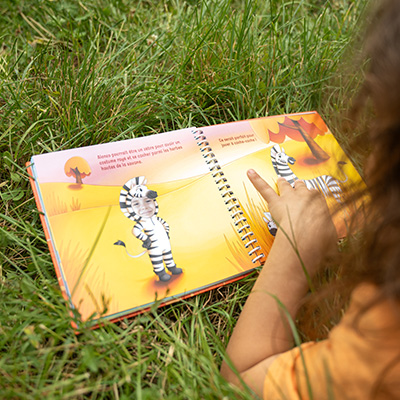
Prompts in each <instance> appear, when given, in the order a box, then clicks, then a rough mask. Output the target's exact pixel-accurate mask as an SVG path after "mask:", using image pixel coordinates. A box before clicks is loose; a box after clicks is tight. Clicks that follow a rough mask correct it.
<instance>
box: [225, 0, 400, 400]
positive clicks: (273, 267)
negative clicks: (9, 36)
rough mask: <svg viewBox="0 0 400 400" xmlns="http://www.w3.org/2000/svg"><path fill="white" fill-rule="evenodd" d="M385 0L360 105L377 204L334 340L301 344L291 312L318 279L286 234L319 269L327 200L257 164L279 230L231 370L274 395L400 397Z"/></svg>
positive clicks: (393, 141) (399, 142) (396, 63)
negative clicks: (366, 121) (368, 118)
mask: <svg viewBox="0 0 400 400" xmlns="http://www.w3.org/2000/svg"><path fill="white" fill-rule="evenodd" d="M379 5H380V7H379V9H378V10H377V13H376V15H375V19H374V20H373V21H372V24H371V30H370V32H369V35H368V37H367V42H366V51H367V53H368V54H367V56H368V57H369V59H370V61H369V67H368V73H367V75H366V79H365V82H364V85H363V88H362V91H361V92H360V96H359V98H358V101H357V103H356V106H357V107H356V110H358V111H359V110H360V109H366V105H367V100H369V101H370V102H371V105H372V106H373V109H374V123H373V125H371V126H370V132H369V140H370V142H371V148H372V154H371V155H370V158H369V160H368V162H367V171H366V181H367V184H368V193H369V203H368V204H367V206H366V209H367V210H368V212H367V213H365V214H363V216H362V217H363V218H364V219H365V226H364V228H363V230H362V235H361V236H359V237H358V238H357V239H355V245H354V246H353V248H352V249H350V252H349V253H348V254H345V255H344V256H345V259H344V260H343V268H344V273H343V279H345V278H347V279H348V282H350V283H351V284H352V286H353V287H354V290H353V292H352V296H351V301H350V305H349V308H348V309H347V311H346V313H345V315H344V316H343V318H342V320H341V322H340V323H339V324H338V325H337V326H336V327H335V328H334V329H332V331H331V332H330V334H329V337H328V338H327V339H326V340H323V341H320V342H309V343H303V344H302V345H301V346H300V347H296V348H294V349H293V348H292V347H293V336H292V334H291V329H290V327H289V320H295V318H296V314H297V311H298V308H299V305H300V303H301V301H302V299H303V298H304V297H305V296H306V294H307V292H308V284H307V280H306V277H305V274H304V272H303V271H302V267H301V264H300V261H299V258H298V256H297V255H296V254H295V252H294V250H293V249H292V247H291V245H290V244H289V243H288V239H287V238H286V236H285V235H284V234H283V232H284V231H286V232H290V234H292V233H293V235H294V237H295V238H296V242H297V247H298V250H299V253H300V256H301V258H302V261H303V262H304V265H305V266H306V268H307V270H308V273H309V274H310V275H311V276H313V275H314V274H315V273H316V271H317V270H318V268H319V266H320V264H321V262H322V261H323V259H324V255H325V254H327V253H330V254H333V252H335V249H336V239H337V238H336V232H335V229H334V226H333V224H332V221H331V218H330V214H329V211H328V209H327V206H326V203H325V201H324V200H323V198H322V196H321V195H320V194H319V193H318V192H317V191H315V190H308V189H307V188H306V186H305V184H304V182H301V181H297V182H296V183H295V187H294V188H292V187H291V186H290V185H289V183H287V182H286V181H285V180H284V179H282V178H280V179H279V180H278V183H277V186H278V192H279V195H278V194H277V193H275V191H274V190H273V189H272V188H271V187H270V186H269V185H268V184H267V183H266V182H265V181H264V180H263V179H262V178H261V177H260V176H258V175H257V173H256V172H255V171H252V170H250V171H248V177H249V179H250V180H251V182H252V183H253V184H254V186H255V187H256V188H257V189H258V191H259V192H260V193H261V195H262V196H263V197H264V199H265V200H266V201H267V202H268V206H269V210H270V212H271V214H272V217H273V218H274V220H275V221H276V222H277V225H278V226H279V229H278V231H277V233H276V238H275V242H274V245H273V246H272V249H271V252H270V254H269V256H268V258H267V261H266V263H265V265H264V267H263V269H262V271H261V273H260V275H259V277H258V279H257V281H256V283H255V285H254V288H253V290H252V292H251V294H250V296H249V298H248V300H247V302H246V304H245V306H244V308H243V311H242V314H241V315H240V318H239V320H238V322H237V325H236V327H235V330H234V332H233V334H232V337H231V339H230V342H229V344H228V347H227V359H226V362H224V363H223V365H222V367H221V373H222V375H223V376H224V377H225V378H226V379H227V380H228V381H230V382H232V383H234V384H237V385H242V384H243V383H245V384H246V385H248V386H249V387H250V388H251V389H252V390H253V391H254V392H255V393H256V394H257V395H258V396H260V397H264V398H265V399H272V400H276V399H309V398H314V399H318V400H321V399H360V400H364V399H400V264H399V262H400V261H399V260H400V246H399V243H400V206H399V204H400V1H399V0H382V1H380V2H379ZM367 111H369V110H367ZM356 217H357V215H356ZM282 260H284V263H282ZM278 300H279V302H278ZM283 306H284V310H285V311H283Z"/></svg>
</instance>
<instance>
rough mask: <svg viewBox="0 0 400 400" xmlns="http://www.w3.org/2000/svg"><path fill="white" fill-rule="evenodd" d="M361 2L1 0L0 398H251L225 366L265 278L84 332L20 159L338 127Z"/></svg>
mask: <svg viewBox="0 0 400 400" xmlns="http://www.w3.org/2000/svg"><path fill="white" fill-rule="evenodd" d="M365 3H366V0H360V1H357V2H354V1H351V0H343V1H340V2H339V1H334V0H331V1H323V2H322V1H319V0H308V1H303V0H296V1H295V0H289V1H285V2H283V1H280V0H269V1H256V0H254V1H249V0H244V1H234V0H231V1H230V0H220V1H210V0H205V1H195V0H191V1H189V0H188V1H183V0H171V1H156V0H142V1H136V2H132V1H128V0H107V1H105V0H86V1H72V0H65V1H50V0H40V1H39V0H32V1H29V2H28V1H23V0H17V1H11V0H0V153H1V169H0V190H1V198H2V202H1V204H0V218H1V220H0V246H1V248H0V267H1V270H0V272H1V277H0V279H1V283H0V291H1V301H0V349H1V350H0V351H1V357H0V397H1V398H4V399H8V398H10V399H16V398H18V399H40V398H52V399H69V398H70V399H83V398H90V399H112V398H115V399H128V398H129V399H131V398H137V399H156V398H163V399H213V398H215V399H222V398H233V397H235V396H236V397H237V398H243V399H245V398H251V394H250V393H249V392H248V391H246V390H243V391H239V390H237V389H234V388H232V387H230V386H229V385H228V384H226V383H225V382H224V381H223V380H222V378H221V377H220V376H219V374H218V368H219V364H220V362H221V359H222V357H223V348H224V344H226V341H227V338H228V336H229V334H230V332H231V330H232V328H233V326H234V323H235V320H236V318H237V316H238V314H239V312H240V310H241V307H242V305H243V303H244V301H245V298H246V296H247V295H248V293H249V291H250V288H251V286H252V284H253V282H254V279H255V274H252V275H250V276H248V277H247V278H245V279H244V280H243V281H241V282H239V283H235V284H232V285H229V286H227V287H224V288H220V289H218V290H214V291H212V292H209V293H205V294H202V295H199V296H196V297H194V298H191V299H190V300H186V301H182V302H179V303H176V304H174V305H170V306H167V307H165V308H162V309H157V308H156V307H154V308H153V309H152V310H151V311H150V312H148V313H146V314H144V315H140V316H138V317H136V318H132V319H130V320H124V321H122V322H120V323H116V324H108V323H106V324H105V325H104V326H102V327H100V328H98V329H97V330H91V329H90V328H89V327H85V326H83V327H82V328H81V334H80V335H79V336H76V335H75V333H74V331H73V329H72V328H71V319H72V318H73V316H71V315H70V314H69V311H68V307H67V304H66V303H65V302H64V300H63V299H62V297H61V296H60V292H59V288H58V284H57V279H56V276H55V273H54V269H53V266H52V263H51V260H50V256H49V252H48V248H47V244H46V241H45V238H44V235H43V231H42V227H41V225H40V218H39V213H38V211H37V209H36V206H35V203H34V200H33V196H32V192H31V190H30V187H29V185H28V179H27V173H26V170H25V163H26V162H27V161H28V160H29V159H30V157H31V155H32V154H39V153H43V152H48V151H55V150H61V149H68V148H72V147H77V146H85V145H91V144H98V143H105V142H109V141H116V140H120V139H126V138H131V137H138V136H145V135H149V134H152V133H157V132H162V131H168V130H171V129H177V128H183V127H188V126H192V125H197V126H202V125H209V124H216V123H222V122H228V121H233V120H241V119H247V118H254V117H259V116H265V115H273V114H280V113H286V112H296V111H306V110H314V109H315V110H317V111H320V112H321V113H322V114H323V116H324V117H325V119H326V120H327V122H328V124H329V120H330V118H331V117H333V115H335V114H336V112H337V110H338V109H341V108H342V107H343V106H344V105H345V104H346V102H347V100H348V97H349V96H350V95H351V91H352V90H353V89H354V85H352V86H349V87H346V88H344V87H343V86H342V87H341V88H339V89H335V88H334V87H332V82H333V78H334V77H338V76H339V77H340V76H341V75H340V74H341V72H340V69H339V66H340V60H341V58H342V56H343V54H344V51H345V49H346V46H347V44H348V43H349V42H350V41H351V40H352V38H353V37H354V36H355V35H356V32H357V26H358V25H359V17H360V15H361V13H362V10H363V7H364V5H365ZM327 98H328V99H331V100H332V101H331V102H329V103H326V102H325V100H326V99H327Z"/></svg>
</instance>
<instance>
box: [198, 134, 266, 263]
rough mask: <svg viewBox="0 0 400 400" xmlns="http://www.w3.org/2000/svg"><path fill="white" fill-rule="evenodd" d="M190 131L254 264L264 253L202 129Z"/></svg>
mask: <svg viewBox="0 0 400 400" xmlns="http://www.w3.org/2000/svg"><path fill="white" fill-rule="evenodd" d="M192 133H193V135H194V139H195V140H196V142H197V145H198V146H199V148H200V151H201V153H202V155H203V157H204V159H205V162H206V164H207V166H208V169H209V170H210V172H211V176H212V177H213V178H214V181H215V183H216V184H217V187H218V190H219V191H220V193H221V197H222V199H223V200H224V202H225V205H226V206H227V207H228V211H229V213H230V215H231V217H232V219H233V225H234V227H235V229H236V231H237V232H238V234H239V236H240V238H241V239H242V242H243V244H244V247H245V248H246V249H247V253H248V255H249V256H250V257H252V258H251V261H252V262H253V263H254V264H255V263H256V262H257V261H259V260H261V259H262V258H264V257H265V255H264V253H263V252H262V250H261V247H260V246H259V245H258V242H257V239H256V238H255V235H254V233H253V232H252V230H251V227H250V225H249V223H248V221H247V219H246V217H245V215H244V212H243V210H242V207H241V206H240V204H239V202H238V200H237V198H236V197H235V196H234V193H233V191H232V190H231V186H230V185H229V182H228V179H227V178H226V176H225V174H224V171H223V170H222V168H221V166H220V165H219V162H218V160H217V158H216V157H215V154H214V152H213V150H212V148H211V147H210V143H209V142H208V141H207V138H206V136H205V135H204V133H203V131H202V130H200V129H195V130H193V131H192Z"/></svg>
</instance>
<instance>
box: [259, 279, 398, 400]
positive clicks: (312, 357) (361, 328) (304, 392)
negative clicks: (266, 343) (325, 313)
mask: <svg viewBox="0 0 400 400" xmlns="http://www.w3.org/2000/svg"><path fill="white" fill-rule="evenodd" d="M399 337H400V320H399V305H398V304H393V303H392V302H390V301H388V300H384V299H383V298H382V296H381V293H380V291H379V289H377V288H376V287H375V286H373V285H367V284H363V285H360V286H359V287H357V288H356V289H355V290H354V291H353V294H352V299H351V303H350V306H349V309H348V310H347V312H346V313H345V315H344V317H343V318H342V321H341V322H340V323H339V324H338V325H337V326H336V327H335V328H334V329H333V330H332V331H331V333H330V335H329V337H328V339H326V340H324V341H321V342H310V343H305V344H303V345H301V346H299V347H296V348H294V349H292V350H291V351H288V352H286V353H283V354H281V355H280V356H279V357H277V358H276V360H275V361H274V362H273V363H272V364H271V366H270V367H269V369H268V372H267V375H266V378H265V381H264V398H268V399H269V398H273V399H275V398H277V399H280V398H288V399H297V398H299V397H300V398H310V397H311V396H310V393H312V395H313V396H314V398H318V399H321V400H322V399H325V398H326V399H328V398H329V393H331V394H334V398H340V399H341V398H343V399H345V398H357V399H358V398H371V397H373V398H376V399H384V398H387V397H385V396H386V395H387V393H390V394H392V395H393V398H400V385H399V383H398V382H400V341H399V340H398V338H399ZM380 393H382V395H380ZM383 393H386V394H383ZM389 398H392V397H389Z"/></svg>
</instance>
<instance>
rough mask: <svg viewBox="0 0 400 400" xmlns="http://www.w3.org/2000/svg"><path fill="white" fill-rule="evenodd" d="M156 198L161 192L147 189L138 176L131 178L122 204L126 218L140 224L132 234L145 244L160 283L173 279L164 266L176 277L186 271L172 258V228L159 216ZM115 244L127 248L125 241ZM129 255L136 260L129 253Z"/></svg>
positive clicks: (121, 194)
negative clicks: (170, 238) (170, 231)
mask: <svg viewBox="0 0 400 400" xmlns="http://www.w3.org/2000/svg"><path fill="white" fill-rule="evenodd" d="M156 197H157V192H155V191H154V190H149V189H148V188H147V187H146V179H145V177H144V176H138V177H135V178H132V179H130V180H129V181H128V182H126V183H125V185H124V186H123V187H122V190H121V193H120V196H119V204H120V208H121V211H122V212H123V213H124V215H125V216H126V217H127V218H129V219H131V220H133V221H135V222H136V224H135V226H134V227H133V231H132V233H133V235H134V236H136V237H137V238H138V239H139V240H141V241H142V242H143V244H142V247H144V248H145V249H146V250H147V253H148V254H149V257H150V261H151V263H152V265H153V270H154V273H155V274H156V275H157V276H158V279H159V280H160V281H162V282H167V281H169V280H170V279H171V276H170V275H169V274H168V273H167V272H166V271H165V267H164V264H165V266H166V267H167V269H168V271H170V272H171V273H172V275H179V274H181V273H182V269H181V268H178V267H177V266H176V264H175V261H174V259H173V257H172V251H171V244H170V241H169V225H168V224H167V223H166V222H165V221H164V220H163V219H162V218H160V217H158V216H157V213H158V204H157V201H156ZM114 244H115V245H120V246H124V247H125V243H124V242H122V241H121V240H118V241H117V242H116V243H114ZM142 254H143V253H142ZM142 254H140V255H142ZM128 255H129V256H131V257H136V256H132V255H131V254H129V253H128Z"/></svg>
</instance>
